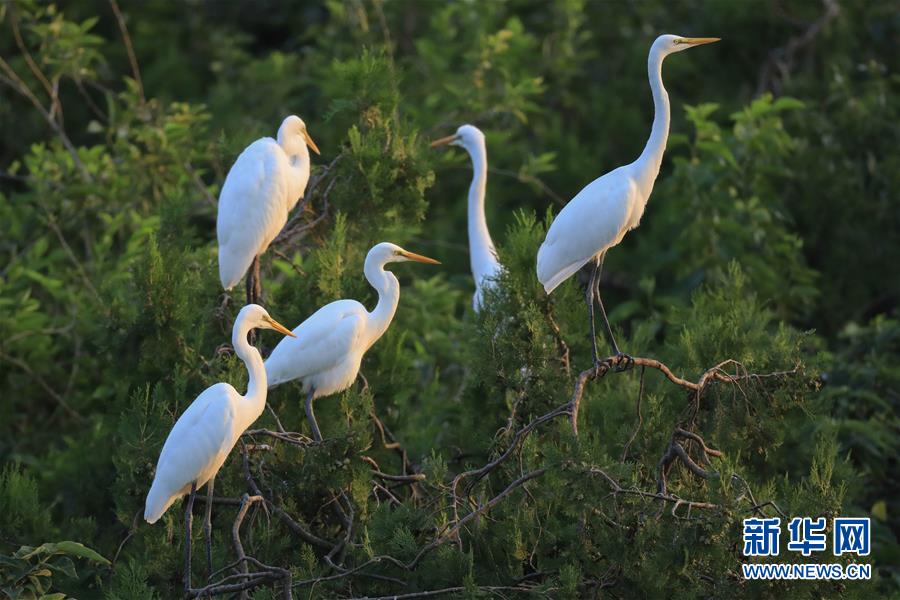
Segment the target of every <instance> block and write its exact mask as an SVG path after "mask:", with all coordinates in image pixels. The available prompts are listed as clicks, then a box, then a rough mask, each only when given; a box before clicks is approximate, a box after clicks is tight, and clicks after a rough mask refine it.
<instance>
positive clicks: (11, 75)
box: [0, 56, 94, 183]
mask: <svg viewBox="0 0 900 600" xmlns="http://www.w3.org/2000/svg"><path fill="white" fill-rule="evenodd" d="M0 71H3V73H4V74H5V75H6V76H5V77H0V81H3V82H4V83H6V84H7V85H8V86H10V87H11V88H13V89H14V90H16V91H17V92H18V93H19V94H21V95H22V96H24V97H25V98H26V99H28V101H29V102H31V104H32V105H33V106H34V107H35V108H36V109H37V110H38V112H39V113H41V116H42V117H44V120H45V121H46V122H47V124H48V125H49V126H50V128H51V129H52V130H53V132H54V133H56V135H57V136H58V137H59V139H60V141H61V142H62V144H63V146H64V147H65V148H66V150H67V151H68V152H69V154H70V155H71V157H72V162H73V163H74V164H75V166H76V167H77V168H78V170H79V171H81V176H82V177H83V178H84V180H85V181H87V182H89V183H93V181H94V178H93V176H92V175H91V173H90V171H88V170H87V167H85V166H84V163H83V162H81V158H80V157H79V156H78V150H77V149H76V148H75V146H74V145H73V144H72V141H71V140H70V139H69V136H67V135H66V132H65V131H64V130H63V128H62V126H61V125H60V124H59V123H57V122H56V120H55V119H54V118H53V115H52V114H51V113H50V112H48V111H47V109H46V108H44V105H43V104H41V101H40V100H38V99H37V96H35V95H34V92H32V91H31V88H30V87H28V84H27V83H25V82H24V81H23V80H22V78H21V77H19V75H18V74H17V73H16V72H15V71H14V70H13V68H12V67H10V66H9V63H7V62H6V61H5V60H4V59H3V57H2V56H0Z"/></svg>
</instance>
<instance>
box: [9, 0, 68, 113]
mask: <svg viewBox="0 0 900 600" xmlns="http://www.w3.org/2000/svg"><path fill="white" fill-rule="evenodd" d="M9 24H10V26H11V27H12V31H13V37H14V38H15V40H16V46H18V47H19V51H20V52H21V53H22V57H23V58H24V59H25V62H26V63H27V64H28V68H29V69H31V72H32V74H33V75H34V76H35V78H36V79H37V80H38V81H39V82H40V84H41V85H42V86H44V91H46V92H47V96H49V97H50V102H51V103H52V108H51V109H50V116H51V117H52V116H53V112H54V111H56V112H57V113H58V114H59V119H60V123H62V118H63V114H62V106H61V105H60V104H59V94H57V93H56V90H55V89H54V87H53V86H52V85H50V82H49V81H48V80H47V77H46V76H45V75H44V72H43V71H41V69H40V67H38V65H37V63H36V62H34V58H33V57H32V56H31V52H29V51H28V47H27V46H26V45H25V40H23V39H22V33H21V31H20V30H19V15H18V9H16V5H15V3H13V4H11V6H10V11H9Z"/></svg>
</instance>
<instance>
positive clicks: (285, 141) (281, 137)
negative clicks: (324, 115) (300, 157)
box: [278, 115, 321, 156]
mask: <svg viewBox="0 0 900 600" xmlns="http://www.w3.org/2000/svg"><path fill="white" fill-rule="evenodd" d="M278 143H279V144H281V147H282V148H284V151H285V152H286V153H287V154H288V156H293V155H295V154H298V153H299V150H300V148H302V147H304V146H309V147H310V148H312V151H313V152H315V153H316V154H321V153H320V152H319V147H318V146H316V143H315V142H314V141H313V139H312V137H310V135H309V132H308V131H306V123H304V122H303V119H301V118H300V117H298V116H297V115H291V116H289V117H287V118H286V119H285V120H284V121H282V122H281V127H279V128H278Z"/></svg>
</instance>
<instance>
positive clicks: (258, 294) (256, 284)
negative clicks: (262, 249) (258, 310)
mask: <svg viewBox="0 0 900 600" xmlns="http://www.w3.org/2000/svg"><path fill="white" fill-rule="evenodd" d="M252 267H253V302H254V303H255V304H259V303H260V302H262V278H261V277H260V276H259V255H258V254H257V255H256V258H254V259H253V265H252Z"/></svg>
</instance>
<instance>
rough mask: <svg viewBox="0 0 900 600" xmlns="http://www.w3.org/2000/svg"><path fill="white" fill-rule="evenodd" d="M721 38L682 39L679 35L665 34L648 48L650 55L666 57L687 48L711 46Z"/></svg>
mask: <svg viewBox="0 0 900 600" xmlns="http://www.w3.org/2000/svg"><path fill="white" fill-rule="evenodd" d="M720 39H721V38H714V37H707V38H691V37H682V36H680V35H671V34H665V35H661V36H659V37H658V38H656V41H655V42H653V46H651V48H650V52H651V54H652V53H653V52H654V51H656V52H659V53H660V54H662V55H663V56H666V55H668V54H674V53H675V52H681V51H682V50H687V49H688V48H693V47H694V46H702V45H703V44H712V43H713V42H718V41H719V40H720Z"/></svg>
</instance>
